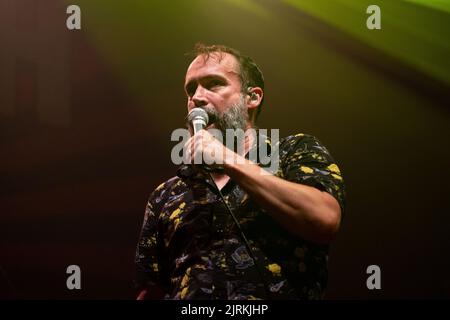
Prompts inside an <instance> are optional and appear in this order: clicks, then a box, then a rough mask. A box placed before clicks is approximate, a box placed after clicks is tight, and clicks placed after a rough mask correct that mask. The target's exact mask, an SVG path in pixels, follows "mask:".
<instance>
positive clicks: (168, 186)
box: [149, 176, 185, 202]
mask: <svg viewBox="0 0 450 320" xmlns="http://www.w3.org/2000/svg"><path fill="white" fill-rule="evenodd" d="M184 185H185V183H184V182H183V180H182V179H181V178H180V177H178V176H174V177H172V178H170V179H168V180H166V181H164V182H163V183H161V184H159V185H158V186H157V187H156V188H155V189H154V190H153V192H152V193H151V195H150V198H149V202H160V200H161V198H163V197H165V196H166V195H169V194H170V193H171V192H173V191H175V189H177V188H178V187H183V186H184Z"/></svg>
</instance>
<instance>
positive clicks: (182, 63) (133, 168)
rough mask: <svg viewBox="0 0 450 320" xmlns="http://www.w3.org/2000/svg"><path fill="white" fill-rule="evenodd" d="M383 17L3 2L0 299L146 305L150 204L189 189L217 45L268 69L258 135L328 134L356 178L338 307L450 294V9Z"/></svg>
mask: <svg viewBox="0 0 450 320" xmlns="http://www.w3.org/2000/svg"><path fill="white" fill-rule="evenodd" d="M293 3H294V4H293ZM69 4H78V5H79V6H80V7H81V12H82V29H81V30H73V31H69V30H68V29H67V28H66V18H67V17H68V15H67V14H66V7H67V6H68V5H69ZM368 4H371V3H369V2H367V1H360V2H358V3H357V4H356V2H355V1H344V0H341V1H336V2H335V3H333V5H334V6H335V7H333V6H332V5H327V4H326V2H325V1H318V2H317V3H316V4H315V5H313V4H308V3H307V2H305V1H282V2H278V1H269V0H266V1H260V2H258V1H251V0H247V1H231V0H227V1H225V0H217V1H200V0H197V1H171V2H170V4H169V2H166V1H118V2H117V3H110V1H87V0H86V1H74V2H70V3H69V2H65V1H56V0H52V1H37V0H26V1H25V0H19V1H11V0H0V266H1V270H0V271H1V275H0V297H1V298H6V299H11V298H13V299H88V298H89V299H133V298H134V297H135V294H134V290H133V287H132V280H133V275H134V273H133V272H134V269H133V268H134V265H133V259H134V250H135V246H136V242H137V239H138V235H139V230H140V226H141V223H142V218H143V213H144V207H145V204H146V200H147V197H148V195H149V194H150V192H151V191H152V190H153V189H154V188H155V187H156V186H157V185H158V184H159V183H161V182H162V181H164V180H166V179H167V178H169V177H171V176H173V175H174V172H175V169H176V167H175V166H174V165H172V164H171V161H170V150H171V148H172V147H173V146H174V145H175V143H172V142H171V141H170V134H171V132H172V130H173V129H175V128H178V127H182V126H183V125H184V120H183V119H184V116H185V113H186V101H185V97H184V93H183V81H184V74H185V71H186V68H187V66H188V64H189V62H190V60H191V58H190V57H188V56H186V55H185V53H186V52H188V51H190V50H192V48H193V46H194V44H195V43H196V42H198V41H203V42H206V43H221V44H226V45H229V46H232V47H235V48H237V49H239V50H241V51H242V52H244V53H246V54H248V55H250V56H251V57H253V58H254V60H255V61H256V62H257V63H258V64H259V65H260V67H261V69H262V70H263V72H264V75H265V79H266V91H265V93H266V100H265V106H264V110H263V112H262V114H261V117H260V121H259V122H258V125H259V127H261V128H279V129H280V135H281V136H286V135H288V134H293V133H299V132H304V133H310V134H313V135H315V136H316V137H318V138H319V140H321V141H322V142H323V143H324V144H325V145H326V146H327V147H328V149H329V150H330V151H331V153H332V155H333V156H334V157H335V159H336V160H337V163H338V164H339V166H340V168H341V170H342V172H343V175H344V178H345V181H346V186H347V211H346V215H345V219H344V222H343V224H342V228H341V230H340V233H339V235H338V237H337V238H336V240H335V241H334V242H333V245H332V247H331V254H330V281H329V286H328V290H327V295H326V298H328V299H379V298H382V299H404V298H449V297H450V280H449V277H448V276H447V273H448V270H450V268H449V267H450V258H449V257H448V253H449V252H450V241H449V235H448V233H449V231H450V218H449V214H450V210H449V209H450V208H449V207H450V206H449V200H448V195H449V192H448V191H449V188H448V181H449V178H450V175H449V171H450V170H449V166H450V162H449V160H450V152H449V147H448V146H449V144H448V142H447V139H448V137H449V133H450V128H449V109H448V108H449V101H450V93H449V92H450V91H449V87H450V85H449V84H450V81H449V79H450V68H449V59H448V57H449V56H450V54H449V53H450V47H449V44H448V43H450V41H448V40H449V37H448V36H449V30H450V28H449V27H450V25H449V24H450V22H449V21H450V19H449V11H446V10H440V9H439V8H431V7H426V6H422V5H419V4H416V3H414V2H406V1H398V2H397V4H396V5H393V4H389V2H387V1H378V4H379V5H380V7H381V9H382V30H368V29H367V28H366V26H365V20H366V18H367V17H368V15H367V14H366V13H365V8H367V6H368ZM383 5H385V6H383ZM321 6H322V7H321ZM330 6H331V7H330ZM71 264H75V265H79V266H80V267H81V271H82V290H73V291H70V290H68V289H67V288H66V278H67V276H68V275H67V274H66V267H67V266H68V265H71ZM372 264H375V265H378V266H380V268H381V286H382V288H381V290H373V291H371V290H368V289H367V287H366V279H367V277H368V275H367V274H366V268H367V267H368V266H369V265H372Z"/></svg>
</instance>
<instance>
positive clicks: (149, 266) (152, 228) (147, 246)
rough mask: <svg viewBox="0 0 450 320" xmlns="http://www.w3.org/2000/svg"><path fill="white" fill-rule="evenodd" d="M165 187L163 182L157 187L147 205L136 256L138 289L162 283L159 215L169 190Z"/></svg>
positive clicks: (136, 284) (136, 283) (136, 285)
mask: <svg viewBox="0 0 450 320" xmlns="http://www.w3.org/2000/svg"><path fill="white" fill-rule="evenodd" d="M165 187H166V186H165V183H163V184H161V185H160V186H159V187H158V188H156V189H155V190H154V191H153V192H152V194H151V195H150V197H149V199H148V202H147V205H146V207H145V213H144V221H143V224H142V228H141V232H140V237H139V242H138V244H137V248H136V256H135V266H136V279H135V287H136V289H140V288H143V287H149V286H154V285H159V284H160V276H159V270H160V266H159V262H158V254H157V251H158V250H157V247H158V244H157V239H158V217H159V211H160V210H159V204H160V203H162V202H163V201H161V198H162V197H163V196H164V194H165V193H166V191H167V189H166V188H165Z"/></svg>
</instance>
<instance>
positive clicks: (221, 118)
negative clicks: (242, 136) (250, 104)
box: [186, 94, 248, 146]
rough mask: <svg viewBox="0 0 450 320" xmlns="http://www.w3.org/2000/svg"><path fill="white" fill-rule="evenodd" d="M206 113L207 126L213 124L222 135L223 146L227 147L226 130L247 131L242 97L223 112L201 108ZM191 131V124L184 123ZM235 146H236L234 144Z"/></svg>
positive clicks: (246, 116) (245, 110) (246, 119)
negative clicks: (207, 118)
mask: <svg viewBox="0 0 450 320" xmlns="http://www.w3.org/2000/svg"><path fill="white" fill-rule="evenodd" d="M201 108H202V109H204V110H205V111H206V113H207V114H208V117H209V124H214V127H215V128H216V129H218V130H219V131H220V132H221V133H222V138H223V144H224V145H227V138H226V130H227V129H232V130H237V129H241V130H242V131H243V132H245V130H246V129H247V122H248V113H247V108H246V106H245V100H244V95H243V94H240V95H239V101H238V102H236V103H233V104H231V105H230V106H228V107H227V108H226V109H225V111H224V112H222V113H220V112H218V111H217V110H216V109H215V108H214V107H212V106H209V105H208V106H204V107H201ZM186 125H187V127H188V128H189V129H190V130H191V128H190V126H191V124H190V123H189V122H187V123H186ZM235 146H237V144H235Z"/></svg>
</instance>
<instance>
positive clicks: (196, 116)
mask: <svg viewBox="0 0 450 320" xmlns="http://www.w3.org/2000/svg"><path fill="white" fill-rule="evenodd" d="M188 121H189V122H190V123H192V128H193V129H194V134H196V133H197V132H199V131H200V130H202V129H204V128H205V127H206V126H207V125H208V122H209V117H208V113H207V112H206V111H205V110H204V109H202V108H194V109H192V110H191V111H190V112H189V114H188Z"/></svg>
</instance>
